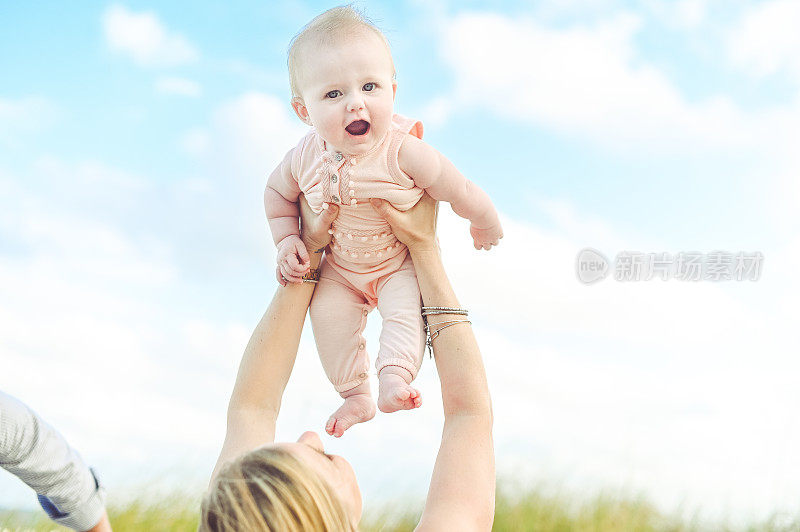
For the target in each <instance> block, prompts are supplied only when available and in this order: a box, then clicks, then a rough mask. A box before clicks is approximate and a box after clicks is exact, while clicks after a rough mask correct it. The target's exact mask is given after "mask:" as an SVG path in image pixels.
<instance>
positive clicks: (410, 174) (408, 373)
mask: <svg viewBox="0 0 800 532" xmlns="http://www.w3.org/2000/svg"><path fill="white" fill-rule="evenodd" d="M288 64H289V75H290V80H291V89H292V108H293V109H294V111H295V113H296V114H297V116H298V117H299V118H300V120H302V121H303V122H304V123H305V124H308V125H309V126H313V129H312V130H311V131H310V132H309V133H308V134H307V135H306V136H305V137H303V139H302V140H301V141H300V142H299V144H297V146H296V147H295V148H293V149H292V150H290V151H289V153H287V154H286V157H285V158H284V159H283V162H281V164H280V165H279V166H278V168H276V169H275V171H274V172H273V173H272V175H270V177H269V180H268V182H267V187H266V190H265V191H264V205H265V208H266V213H267V219H268V220H269V225H270V230H271V231H272V236H273V238H274V240H275V244H276V245H277V248H278V252H277V259H278V268H277V270H278V281H279V282H281V284H283V285H285V283H286V282H287V281H288V282H295V283H297V282H301V280H302V277H303V275H304V274H307V273H309V267H308V263H309V260H308V251H309V250H306V249H305V246H304V245H303V243H302V241H301V240H300V232H299V222H298V213H299V211H298V206H297V203H296V202H297V200H298V196H299V195H300V194H301V193H302V194H304V195H305V197H306V199H307V200H308V203H309V205H310V206H311V209H312V210H314V212H317V213H319V212H320V211H321V210H322V209H326V208H328V207H329V205H331V204H335V205H337V206H338V208H339V215H338V217H337V218H336V220H335V221H334V223H333V225H332V228H331V234H332V235H333V236H332V240H331V243H330V245H329V246H328V248H327V249H326V253H325V257H324V260H323V262H322V264H321V266H320V270H319V282H318V285H317V287H316V290H315V292H314V298H313V300H312V302H311V307H310V315H311V324H312V327H313V330H314V338H315V340H316V344H317V349H318V351H319V356H320V359H321V360H322V365H323V367H324V369H325V372H326V374H327V376H328V378H329V379H330V381H331V383H332V384H333V386H334V388H335V389H336V391H337V392H339V394H340V395H341V397H343V398H344V404H342V406H341V407H340V408H339V409H338V410H336V412H334V413H333V415H331V417H330V419H329V420H328V422H327V424H326V427H325V430H326V432H327V433H328V434H331V435H333V436H336V437H340V436H341V435H342V434H343V433H344V432H345V431H346V430H347V429H348V428H350V427H351V426H353V425H354V424H356V423H361V422H364V421H368V420H370V419H372V418H373V417H374V416H375V403H374V402H373V400H372V397H371V395H370V386H369V380H368V373H367V371H368V370H369V357H368V355H367V350H366V343H365V339H364V337H363V335H362V333H363V330H364V326H365V325H366V322H367V315H368V314H369V313H370V311H371V310H372V309H373V308H375V307H376V306H377V308H378V311H379V312H380V314H381V316H382V317H383V328H382V331H381V335H380V348H379V350H378V355H377V358H376V361H375V367H376V369H377V371H378V383H379V389H378V408H380V409H381V411H382V412H395V411H397V410H407V409H412V408H417V407H419V406H420V404H421V397H420V394H419V392H418V391H417V390H416V389H415V388H414V387H412V386H411V382H412V381H413V380H414V378H415V377H416V376H417V371H418V370H419V367H420V364H421V363H422V357H423V354H424V347H425V331H424V325H423V322H422V317H421V316H420V305H421V303H420V301H421V300H420V292H419V286H418V284H417V279H416V275H415V273H414V265H413V263H412V262H411V258H410V256H409V254H408V250H407V248H406V247H405V246H404V245H403V244H402V243H400V242H399V241H398V240H397V238H395V236H394V235H393V234H392V231H391V228H390V227H389V225H388V224H387V223H386V222H385V221H384V220H383V218H381V217H380V215H378V214H377V213H376V212H375V210H374V209H373V208H372V206H371V205H370V202H369V200H370V198H382V199H384V200H386V201H388V202H390V203H391V204H392V205H394V207H395V208H397V209H400V210H406V209H409V208H411V207H412V206H413V205H414V204H415V203H416V202H417V200H419V198H420V197H421V196H422V194H423V193H424V192H425V191H427V192H428V194H430V195H431V196H432V197H433V198H435V199H438V200H443V201H447V202H449V203H450V204H451V206H452V208H453V210H454V211H455V212H456V214H458V215H459V216H461V217H463V218H467V219H469V220H470V221H471V226H470V233H471V235H472V238H473V241H474V245H475V248H476V249H487V250H488V249H490V248H491V247H492V246H493V245H497V244H498V241H499V239H500V238H502V237H503V230H502V228H501V227H500V221H499V219H498V216H497V211H496V210H495V208H494V206H493V205H492V203H491V201H490V200H489V197H488V196H487V195H486V193H484V192H483V191H482V190H481V189H479V188H478V187H477V186H475V185H474V184H473V183H472V182H470V181H468V180H467V179H466V178H464V176H463V175H461V173H459V171H458V170H457V169H456V168H455V167H454V166H453V164H452V163H451V162H450V161H448V160H447V159H445V158H444V157H443V156H442V155H441V154H440V153H439V152H437V151H436V150H435V149H433V148H432V147H430V146H429V145H428V144H426V143H425V142H423V141H422V140H421V139H422V124H421V123H420V122H418V121H416V120H412V119H409V118H406V117H403V116H400V115H396V114H394V113H393V104H394V97H395V93H396V92H397V82H396V81H395V71H394V63H393V61H392V55H391V52H390V49H389V44H388V42H387V41H386V38H385V37H384V36H383V34H382V33H381V32H380V31H379V30H378V29H377V28H376V27H375V26H373V25H372V24H371V23H369V22H367V21H366V20H365V19H364V18H362V17H361V15H360V14H359V13H357V12H356V11H354V10H353V9H352V8H349V7H337V8H333V9H331V10H329V11H326V12H325V13H323V14H321V15H319V16H318V17H316V18H315V19H314V20H312V21H311V22H310V23H309V24H308V25H307V26H306V27H305V28H303V30H302V31H301V32H300V33H299V34H298V35H297V36H296V37H295V38H294V40H293V41H292V44H291V46H290V48H289V60H288ZM311 251H312V252H313V251H316V250H311Z"/></svg>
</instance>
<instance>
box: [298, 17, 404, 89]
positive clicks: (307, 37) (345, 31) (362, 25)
mask: <svg viewBox="0 0 800 532" xmlns="http://www.w3.org/2000/svg"><path fill="white" fill-rule="evenodd" d="M365 29H366V30H368V31H371V32H372V33H374V34H375V35H377V36H378V37H380V38H381V41H383V43H384V44H385V45H386V52H387V53H388V54H389V60H390V61H391V62H392V77H394V75H395V72H394V60H393V59H392V50H391V47H390V46H389V41H388V40H387V39H386V36H385V35H384V34H383V32H381V30H379V29H378V27H377V26H375V24H373V23H372V21H371V20H369V19H368V18H367V17H366V16H365V15H364V14H363V13H361V12H359V11H358V10H357V9H356V8H354V7H353V5H352V4H348V5H346V6H338V7H334V8H331V9H329V10H327V11H325V12H324V13H322V14H321V15H317V16H316V17H314V19H313V20H312V21H311V22H309V23H308V24H306V25H305V26H303V29H302V30H300V32H299V33H298V34H297V35H295V36H294V37H293V38H292V41H291V42H290V43H289V53H288V56H287V60H286V63H287V65H288V67H289V86H290V87H291V89H292V97H300V96H301V95H300V89H299V79H298V78H299V70H300V69H299V68H298V66H299V65H298V63H299V60H300V51H301V50H302V49H303V47H305V46H307V45H309V44H316V45H318V46H330V45H334V44H340V43H341V42H342V41H344V40H345V39H347V38H348V37H351V36H352V34H353V33H354V32H357V31H359V30H365Z"/></svg>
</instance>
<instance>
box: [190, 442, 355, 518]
mask: <svg viewBox="0 0 800 532" xmlns="http://www.w3.org/2000/svg"><path fill="white" fill-rule="evenodd" d="M360 518H361V493H360V491H359V489H358V483H357V482H356V478H355V473H354V472H353V468H352V467H351V466H350V464H349V463H348V462H347V461H346V460H345V459H344V458H342V457H340V456H331V455H327V454H325V452H324V449H323V448H322V442H321V441H320V439H319V436H317V435H316V434H315V433H313V432H306V433H304V434H303V435H302V436H301V437H300V439H299V440H298V441H297V442H295V443H280V444H273V445H268V446H264V447H261V448H259V449H256V450H254V451H251V452H249V453H247V454H245V455H243V456H241V457H239V458H238V459H237V460H235V461H234V462H232V463H230V464H228V465H227V466H225V467H224V468H223V469H222V470H221V471H220V473H219V474H218V475H217V477H216V478H215V479H214V481H213V483H212V485H211V486H210V488H209V491H208V493H207V494H206V496H205V498H204V499H203V504H202V517H201V522H200V530H203V531H234V530H264V531H267V530H281V531H283V530H286V531H303V530H336V531H339V530H348V529H353V530H355V529H356V525H357V523H358V521H359V520H360Z"/></svg>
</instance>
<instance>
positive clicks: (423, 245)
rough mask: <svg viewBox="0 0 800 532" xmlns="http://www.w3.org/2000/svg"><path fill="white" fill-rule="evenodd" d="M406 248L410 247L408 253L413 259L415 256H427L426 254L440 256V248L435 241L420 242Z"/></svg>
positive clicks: (410, 244) (412, 243)
mask: <svg viewBox="0 0 800 532" xmlns="http://www.w3.org/2000/svg"><path fill="white" fill-rule="evenodd" d="M406 247H408V252H409V253H410V254H411V256H412V258H413V257H414V256H415V255H425V254H434V255H437V256H438V255H439V248H438V246H437V245H436V241H435V240H434V239H430V240H418V241H415V242H411V243H409V244H406Z"/></svg>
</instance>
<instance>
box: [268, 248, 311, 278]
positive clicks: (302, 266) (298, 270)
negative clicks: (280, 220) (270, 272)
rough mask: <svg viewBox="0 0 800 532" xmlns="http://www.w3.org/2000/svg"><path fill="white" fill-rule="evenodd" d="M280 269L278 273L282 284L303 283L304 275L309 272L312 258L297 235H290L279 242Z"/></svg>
mask: <svg viewBox="0 0 800 532" xmlns="http://www.w3.org/2000/svg"><path fill="white" fill-rule="evenodd" d="M277 258H278V269H277V272H276V275H277V277H278V282H279V283H280V284H281V286H286V281H288V282H290V283H302V282H303V275H305V274H306V273H308V270H309V264H310V259H309V256H308V250H307V249H306V245H305V244H303V241H302V240H300V237H299V236H297V235H289V236H287V237H286V238H284V239H283V240H281V241H280V242H278V257H277Z"/></svg>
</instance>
